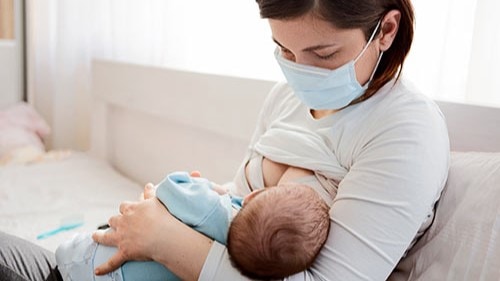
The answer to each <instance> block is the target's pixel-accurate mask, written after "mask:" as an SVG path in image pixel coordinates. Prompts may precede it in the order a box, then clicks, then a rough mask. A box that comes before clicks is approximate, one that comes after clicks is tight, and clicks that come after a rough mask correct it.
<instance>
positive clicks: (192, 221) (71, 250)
mask: <svg viewBox="0 0 500 281" xmlns="http://www.w3.org/2000/svg"><path fill="white" fill-rule="evenodd" d="M156 196H157V197H158V199H159V200H160V201H161V202H162V203H163V204H164V205H165V206H168V210H169V211H170V213H171V214H172V215H174V216H175V217H176V218H178V219H179V220H180V221H182V222H183V223H185V224H186V225H188V226H190V227H192V228H193V229H195V230H197V231H199V232H201V233H203V234H205V235H207V236H208V237H211V238H213V239H215V240H217V241H218V242H219V243H222V244H226V238H227V232H228V230H229V224H230V222H231V219H232V208H236V209H239V208H241V204H242V200H241V198H236V197H230V196H229V195H228V194H226V195H219V194H218V193H216V192H215V191H214V190H212V184H211V183H210V182H209V181H208V180H207V179H204V178H195V177H191V176H190V175H189V174H188V173H187V172H174V173H171V174H169V175H168V176H167V177H166V178H165V179H164V180H163V181H162V182H161V183H160V184H159V185H158V188H157V190H156ZM116 251H117V249H116V248H115V247H108V246H104V245H101V244H97V243H95V242H94V241H93V240H92V238H91V235H90V234H79V235H77V236H75V237H74V238H73V239H72V240H70V241H67V242H65V243H63V244H61V245H60V246H59V247H58V248H57V250H56V260H57V264H58V267H59V271H60V272H61V275H62V277H63V279H64V280H65V281H87V280H96V281H97V280H99V281H105V280H106V281H111V280H113V281H115V280H116V281H139V280H152V281H154V280H179V278H178V277H177V276H175V275H174V274H173V273H171V272H170V271H169V270H168V269H167V268H165V267H164V266H163V265H161V264H159V263H157V262H153V261H144V262H142V261H141V262H139V261H129V262H126V263H124V264H123V265H122V266H121V267H120V268H118V269H117V270H115V271H113V272H111V273H109V274H107V275H104V276H95V275H94V269H95V268H96V267H97V266H99V265H100V264H102V263H104V262H106V261H107V260H108V259H109V258H110V257H111V256H113V255H114V254H115V253H116Z"/></svg>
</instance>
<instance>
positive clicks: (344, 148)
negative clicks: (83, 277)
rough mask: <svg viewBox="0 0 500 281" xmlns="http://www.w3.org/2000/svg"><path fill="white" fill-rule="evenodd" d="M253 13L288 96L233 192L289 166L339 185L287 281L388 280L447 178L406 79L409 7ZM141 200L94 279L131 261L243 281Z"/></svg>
mask: <svg viewBox="0 0 500 281" xmlns="http://www.w3.org/2000/svg"><path fill="white" fill-rule="evenodd" d="M257 3H258V5H259V8H260V13H261V16H262V17H263V18H267V19H268V20H269V24H270V27H271V30H272V34H273V40H274V41H275V42H276V43H277V45H278V50H277V51H276V58H277V61H278V63H279V64H280V66H281V68H282V70H283V72H284V74H285V77H286V78H287V82H288V85H287V84H279V85H277V86H276V87H275V88H274V89H273V90H272V91H271V93H270V94H269V97H268V99H267V100H266V102H265V104H264V107H263V109H262V112H261V116H260V119H259V123H258V125H257V129H256V132H255V134H254V137H253V139H252V141H251V146H250V147H251V149H250V151H249V153H248V155H247V157H246V158H245V159H244V161H243V165H242V168H241V169H240V172H239V173H238V175H237V177H236V182H237V183H239V184H237V186H238V190H236V191H234V192H236V193H240V195H243V194H246V193H249V192H250V191H251V189H252V188H253V187H255V184H254V183H255V178H257V180H260V181H261V183H263V184H264V185H272V184H273V182H276V181H277V179H278V178H279V175H280V173H279V172H280V171H285V170H286V169H287V167H299V168H302V169H307V170H311V171H312V172H314V173H315V175H316V178H318V179H322V180H323V181H324V182H326V183H335V184H336V183H339V184H338V190H337V195H336V196H335V198H333V194H334V193H335V192H334V190H333V189H334V187H333V186H334V185H335V184H332V188H330V189H328V188H327V189H325V190H323V191H324V193H323V195H324V196H325V194H326V198H325V200H327V201H328V200H329V203H330V204H331V211H330V216H331V230H330V233H329V237H328V240H327V242H326V244H325V246H324V247H323V249H322V250H321V252H320V254H319V256H318V257H317V259H316V261H315V262H314V264H313V266H312V267H311V268H309V269H308V270H306V271H304V272H301V273H299V274H296V275H294V276H290V277H289V278H288V279H290V280H385V279H387V278H388V276H389V275H390V274H391V272H392V271H393V269H394V268H395V266H396V264H397V263H398V261H399V260H400V259H401V258H402V257H403V256H404V254H405V252H406V251H407V250H408V249H409V248H410V247H411V245H412V244H413V242H414V241H415V240H416V239H417V238H418V237H419V236H420V235H422V233H423V232H424V231H425V230H426V229H427V228H428V227H429V225H430V223H431V222H432V218H433V216H434V206H435V203H436V202H437V200H438V198H439V196H440V193H441V190H442V188H443V186H444V184H445V181H446V177H447V172H448V159H449V143H448V136H447V130H446V126H445V122H444V120H443V118H442V116H441V114H440V112H439V109H438V108H437V106H436V105H435V104H434V103H432V102H431V101H430V100H428V99H427V98H425V97H424V96H422V95H420V94H419V93H418V92H417V91H416V90H415V89H414V88H412V87H411V86H409V85H408V84H407V82H405V80H404V79H403V78H400V77H399V76H400V71H401V68H402V66H403V62H404V59H405V57H406V55H407V53H408V51H409V49H410V46H411V42H412V37H413V9H412V6H411V3H410V1H409V0H379V1H369V0H353V1H340V0H299V1H287V0H258V1H257ZM277 148H279V149H277ZM276 172H278V173H277V174H278V176H276ZM256 175H257V176H256ZM259 176H260V179H259ZM323 186H328V185H327V184H325V185H323ZM145 195H146V196H145V197H146V198H148V199H146V200H144V201H141V202H135V203H123V204H122V205H121V206H120V215H117V216H115V217H112V218H111V219H110V220H109V224H110V225H111V227H112V228H113V229H114V231H113V232H107V233H101V232H98V233H95V234H94V239H95V240H96V241H97V242H99V243H103V244H109V245H113V246H118V247H119V251H118V253H117V254H116V255H115V256H114V257H113V258H111V259H110V260H109V261H108V262H107V263H105V264H103V265H102V266H100V267H99V268H98V269H97V270H96V273H97V274H103V273H106V272H109V271H111V270H113V269H114V268H117V267H118V266H120V264H122V263H123V262H124V261H126V260H131V259H136V260H155V261H157V262H160V263H162V264H164V265H165V266H167V267H168V268H169V269H170V270H172V271H173V272H174V273H175V274H176V275H177V276H179V277H180V278H181V279H183V280H198V279H199V280H244V279H245V278H243V277H242V276H241V275H240V274H239V273H238V272H237V271H236V270H235V269H233V268H232V266H231V264H230V262H229V259H228V257H227V251H226V249H225V248H224V247H223V246H222V245H221V244H219V243H217V242H214V241H212V240H210V239H208V238H207V237H205V236H203V235H201V234H199V233H198V232H196V231H194V230H192V229H191V228H189V227H187V226H185V225H183V224H182V223H180V222H179V221H177V220H176V219H175V218H174V217H173V216H171V215H169V213H168V211H167V210H166V209H165V208H164V207H163V206H162V205H161V203H160V202H159V201H158V200H156V199H155V198H153V196H154V191H152V190H150V189H146V190H145ZM329 195H330V197H329V198H328V196H329ZM165 233H168V234H169V235H165Z"/></svg>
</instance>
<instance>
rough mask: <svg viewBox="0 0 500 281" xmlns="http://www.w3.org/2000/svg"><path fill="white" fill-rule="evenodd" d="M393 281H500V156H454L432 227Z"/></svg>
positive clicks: (415, 246) (473, 154)
mask: <svg viewBox="0 0 500 281" xmlns="http://www.w3.org/2000/svg"><path fill="white" fill-rule="evenodd" d="M389 280H500V153H481V152H452V154H451V163H450V171H449V175H448V181H447V184H446V186H445V188H444V190H443V193H442V196H441V199H440V201H439V202H438V204H437V207H436V216H435V219H434V222H433V225H432V226H431V227H430V228H429V229H428V230H427V232H426V233H425V234H424V235H423V236H422V237H421V239H420V240H419V241H418V242H417V243H416V244H415V245H414V247H413V248H412V249H411V250H410V251H409V252H408V255H407V256H406V257H404V258H403V259H402V260H401V261H400V263H399V264H398V266H397V267H396V269H395V271H394V272H393V274H392V275H391V276H390V277H389Z"/></svg>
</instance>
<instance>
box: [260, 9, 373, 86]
mask: <svg viewBox="0 0 500 281" xmlns="http://www.w3.org/2000/svg"><path fill="white" fill-rule="evenodd" d="M269 24H270V26H271V31H272V34H273V40H274V41H275V42H276V44H278V46H279V48H280V49H281V53H282V55H283V56H284V57H285V58H286V59H288V60H291V61H294V62H296V63H299V64H305V65H311V66H316V67H321V68H327V69H336V68H338V67H340V66H342V65H344V64H345V63H347V62H349V61H350V60H354V59H355V58H356V57H357V56H358V55H359V54H360V53H361V51H362V50H363V48H364V47H365V45H366V43H367V42H366V39H365V35H364V33H363V31H362V30H361V29H339V28H335V27H334V26H332V25H331V24H330V23H329V22H326V21H323V20H320V19H317V18H314V17H312V16H310V15H306V16H303V17H300V18H296V19H290V20H274V19H270V20H269ZM379 54H380V51H379V42H378V38H377V37H376V38H374V39H373V41H372V43H371V44H370V46H368V49H367V50H366V51H365V53H364V54H363V55H362V56H361V57H360V58H359V59H358V61H357V62H356V64H355V68H356V78H357V80H358V82H359V83H360V84H361V85H363V84H365V83H366V82H368V80H369V78H370V75H371V73H372V71H373V69H374V68H375V64H376V62H377V59H378V56H379Z"/></svg>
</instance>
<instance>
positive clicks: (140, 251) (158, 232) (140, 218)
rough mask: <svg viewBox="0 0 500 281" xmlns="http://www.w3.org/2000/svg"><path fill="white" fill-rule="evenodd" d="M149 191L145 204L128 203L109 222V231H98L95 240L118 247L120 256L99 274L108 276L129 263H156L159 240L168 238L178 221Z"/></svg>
mask: <svg viewBox="0 0 500 281" xmlns="http://www.w3.org/2000/svg"><path fill="white" fill-rule="evenodd" d="M150 191H151V190H148V191H147V190H145V193H144V197H145V200H143V201H140V202H124V203H122V204H121V205H120V214H119V215H116V216H113V217H111V218H110V219H109V222H108V223H109V225H110V227H111V228H110V229H109V230H108V231H97V232H95V233H94V234H93V236H92V238H93V239H94V240H95V241H96V242H97V243H100V244H104V245H109V246H115V247H117V248H118V251H117V252H116V254H115V255H114V256H113V257H111V258H110V259H109V260H108V261H107V262H106V263H104V264H102V265H100V266H99V267H98V268H97V269H96V271H95V273H96V274H97V275H102V274H106V273H108V272H111V271H113V270H115V269H117V268H118V267H120V266H121V265H122V264H123V263H124V262H125V261H128V260H152V259H153V257H154V256H155V255H157V251H158V249H159V248H160V247H158V244H160V243H161V241H159V239H161V237H165V236H166V233H169V232H168V229H166V228H168V225H169V224H170V222H171V221H172V220H176V219H175V218H174V217H173V216H172V215H171V214H170V213H169V212H168V211H167V209H166V208H165V207H164V206H163V205H162V204H161V203H160V201H159V200H158V199H156V198H155V197H154V193H153V196H152V197H151V194H152V192H150Z"/></svg>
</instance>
